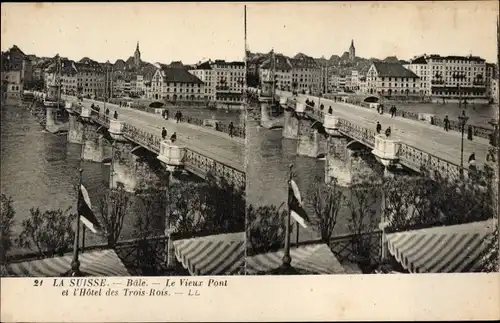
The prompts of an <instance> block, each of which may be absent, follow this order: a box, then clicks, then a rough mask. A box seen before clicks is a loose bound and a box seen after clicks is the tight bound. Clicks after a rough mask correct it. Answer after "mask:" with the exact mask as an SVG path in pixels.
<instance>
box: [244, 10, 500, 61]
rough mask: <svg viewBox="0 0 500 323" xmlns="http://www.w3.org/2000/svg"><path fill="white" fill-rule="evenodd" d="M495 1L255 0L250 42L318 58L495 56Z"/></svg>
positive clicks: (259, 49)
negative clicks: (349, 54)
mask: <svg viewBox="0 0 500 323" xmlns="http://www.w3.org/2000/svg"><path fill="white" fill-rule="evenodd" d="M497 14H498V2H497V1H483V2H480V1H478V2H473V1H470V2H465V1H462V2H449V1H447V2H442V1H440V2H378V3H374V2H350V3H349V2H310V3H274V4H273V3H264V2H262V3H251V4H248V6H247V30H248V47H249V49H250V51H252V52H269V51H270V50H271V49H272V48H274V50H275V52H279V53H282V54H285V55H288V56H293V55H295V54H297V53H299V52H302V53H305V54H307V55H310V56H313V57H316V58H319V57H321V56H324V57H325V58H330V56H331V55H334V54H335V55H339V56H340V55H342V54H343V53H344V52H345V51H347V50H348V49H349V46H350V44H351V40H352V39H354V46H355V47H356V56H360V57H364V58H370V57H376V58H380V59H383V58H385V57H387V56H393V55H396V56H397V57H398V58H400V59H409V58H412V57H413V56H415V55H420V54H431V53H432V54H441V55H469V54H472V55H477V56H481V57H483V58H485V59H486V60H487V61H491V62H496V61H497V58H496V56H497V39H496V38H497V36H496V21H497V20H496V19H497Z"/></svg>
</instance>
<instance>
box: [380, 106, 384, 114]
mask: <svg viewBox="0 0 500 323" xmlns="http://www.w3.org/2000/svg"><path fill="white" fill-rule="evenodd" d="M380 114H384V106H383V105H381V106H380Z"/></svg>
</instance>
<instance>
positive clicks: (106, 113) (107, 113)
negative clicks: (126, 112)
mask: <svg viewBox="0 0 500 323" xmlns="http://www.w3.org/2000/svg"><path fill="white" fill-rule="evenodd" d="M104 114H105V115H106V116H109V108H106V111H104Z"/></svg>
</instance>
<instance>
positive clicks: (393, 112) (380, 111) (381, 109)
mask: <svg viewBox="0 0 500 323" xmlns="http://www.w3.org/2000/svg"><path fill="white" fill-rule="evenodd" d="M384 109H385V106H384V105H383V104H379V105H378V106H377V112H378V114H384ZM389 112H390V113H391V118H394V117H395V116H396V112H398V110H397V109H396V106H395V105H391V107H390V108H389Z"/></svg>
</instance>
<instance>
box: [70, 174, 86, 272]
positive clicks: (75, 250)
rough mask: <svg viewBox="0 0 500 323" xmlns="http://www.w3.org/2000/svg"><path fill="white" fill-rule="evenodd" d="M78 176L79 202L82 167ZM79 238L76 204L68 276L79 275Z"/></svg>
mask: <svg viewBox="0 0 500 323" xmlns="http://www.w3.org/2000/svg"><path fill="white" fill-rule="evenodd" d="M79 172H80V178H79V181H78V202H77V204H78V203H80V190H81V186H82V172H83V169H81V168H80V169H79ZM79 240H80V212H78V205H77V207H76V229H75V241H74V246H73V260H72V261H71V272H70V276H81V272H80V261H79V260H78V248H79V247H78V242H79Z"/></svg>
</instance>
